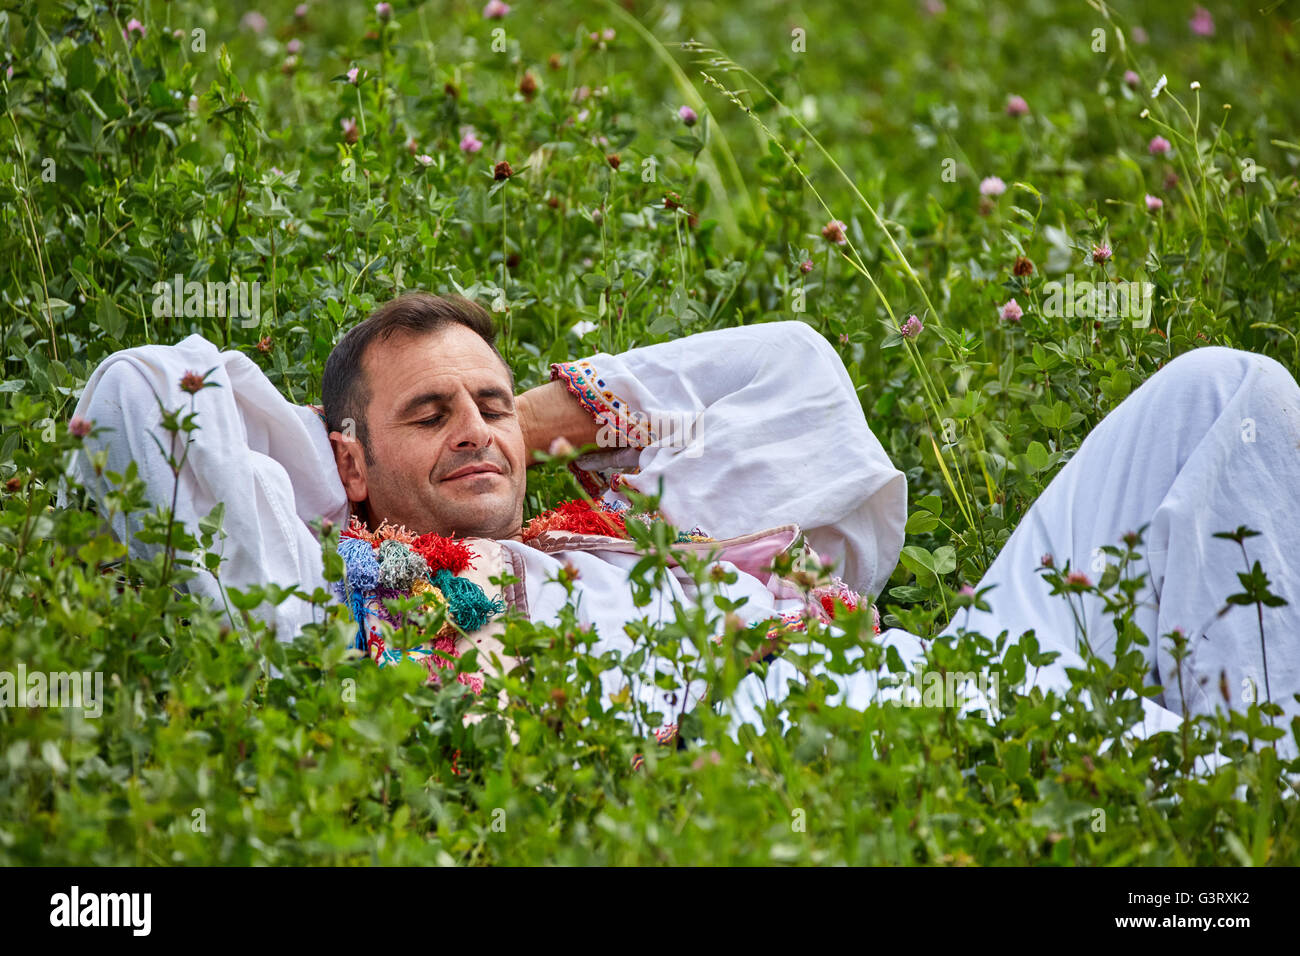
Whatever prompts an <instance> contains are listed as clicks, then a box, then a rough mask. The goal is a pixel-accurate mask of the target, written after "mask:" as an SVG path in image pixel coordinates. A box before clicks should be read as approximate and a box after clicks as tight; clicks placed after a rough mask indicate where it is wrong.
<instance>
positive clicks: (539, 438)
mask: <svg viewBox="0 0 1300 956" xmlns="http://www.w3.org/2000/svg"><path fill="white" fill-rule="evenodd" d="M515 409H516V413H517V414H518V416H519V427H520V429H521V430H522V431H523V435H524V449H525V452H526V453H527V460H528V462H529V464H530V465H532V464H536V462H534V461H533V454H532V453H533V452H534V451H543V452H544V451H549V450H550V447H551V443H552V442H553V441H555V439H557V438H564V439H566V440H567V441H568V442H569V443H570V444H571V445H573V446H574V447H575V448H581V447H582V446H583V445H592V444H595V442H596V434H597V432H598V431H599V430H600V425H599V424H598V423H597V422H596V421H595V419H594V418H592V416H591V415H590V413H588V412H587V411H586V409H584V408H583V407H582V406H581V405H579V404H578V401H577V400H576V399H575V398H574V397H573V395H572V394H571V393H570V392H569V390H568V388H566V387H565V384H564V383H563V382H558V381H557V382H547V383H546V384H545V385H539V386H537V387H536V388H530V389H529V390H528V391H526V392H524V393H523V394H522V395H519V396H516V398H515Z"/></svg>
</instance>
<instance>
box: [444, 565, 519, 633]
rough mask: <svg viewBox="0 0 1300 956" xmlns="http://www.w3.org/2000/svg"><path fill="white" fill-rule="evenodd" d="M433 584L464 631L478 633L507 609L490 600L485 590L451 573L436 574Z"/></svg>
mask: <svg viewBox="0 0 1300 956" xmlns="http://www.w3.org/2000/svg"><path fill="white" fill-rule="evenodd" d="M433 584H434V587H436V588H437V589H438V590H439V591H441V592H442V596H443V597H445V598H446V599H447V603H448V605H450V606H451V616H452V617H453V618H455V620H456V624H457V626H459V627H460V628H461V630H463V631H467V632H469V631H477V630H478V629H479V628H480V627H482V626H483V625H484V624H486V623H487V622H488V619H489V618H491V617H492V615H494V614H500V613H501V612H502V611H504V610H505V609H506V607H505V603H504V602H503V601H502V600H501V599H500V598H497V599H495V600H493V599H492V598H489V597H488V596H487V595H486V594H485V593H483V589H482V588H481V587H479V586H478V585H477V584H475V583H474V582H473V581H471V580H469V579H468V578H458V577H456V576H455V575H454V574H452V573H451V572H450V571H447V570H445V569H439V570H438V571H436V572H434V575H433Z"/></svg>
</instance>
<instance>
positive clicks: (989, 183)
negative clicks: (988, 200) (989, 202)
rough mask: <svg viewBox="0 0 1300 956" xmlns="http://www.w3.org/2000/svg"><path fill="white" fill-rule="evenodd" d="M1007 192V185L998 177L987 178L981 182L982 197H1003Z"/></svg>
mask: <svg viewBox="0 0 1300 956" xmlns="http://www.w3.org/2000/svg"><path fill="white" fill-rule="evenodd" d="M1006 191H1007V184H1006V183H1004V182H1003V181H1002V179H1001V178H1000V177H998V176H986V177H984V178H983V179H981V180H980V195H981V196H1001V195H1002V194H1003V193H1004V192H1006Z"/></svg>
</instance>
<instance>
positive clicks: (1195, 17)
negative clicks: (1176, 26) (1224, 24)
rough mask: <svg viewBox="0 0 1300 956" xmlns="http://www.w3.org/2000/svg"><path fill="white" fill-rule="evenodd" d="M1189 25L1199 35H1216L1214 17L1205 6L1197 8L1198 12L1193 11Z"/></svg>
mask: <svg viewBox="0 0 1300 956" xmlns="http://www.w3.org/2000/svg"><path fill="white" fill-rule="evenodd" d="M1187 25H1188V26H1190V27H1191V28H1192V32H1193V33H1195V34H1196V35H1197V36H1198V37H1212V36H1214V17H1212V16H1211V15H1210V11H1209V10H1206V9H1205V8H1204V7H1197V8H1196V12H1195V13H1193V14H1192V18H1191V19H1190V20H1188V21H1187Z"/></svg>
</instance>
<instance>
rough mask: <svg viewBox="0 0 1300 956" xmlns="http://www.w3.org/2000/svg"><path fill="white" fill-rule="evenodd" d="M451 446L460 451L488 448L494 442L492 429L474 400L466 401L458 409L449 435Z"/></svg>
mask: <svg viewBox="0 0 1300 956" xmlns="http://www.w3.org/2000/svg"><path fill="white" fill-rule="evenodd" d="M447 439H448V441H449V442H450V443H451V447H452V448H454V449H456V450H458V451H468V450H471V449H475V448H487V447H488V446H489V445H491V444H492V429H490V428H489V427H488V424H487V422H486V421H484V420H483V415H482V414H481V413H480V412H479V410H478V406H477V405H476V404H475V403H474V402H465V403H464V404H463V405H462V406H461V407H460V409H458V410H457V413H456V420H455V422H454V423H453V426H452V429H451V431H450V433H449V434H448V436H447Z"/></svg>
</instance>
